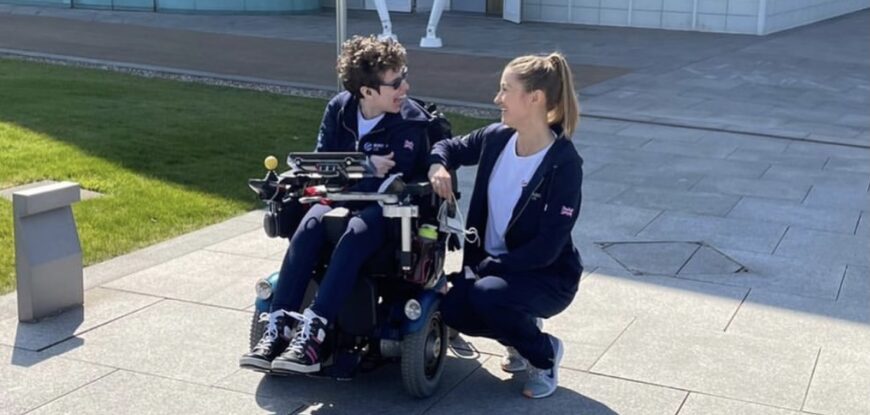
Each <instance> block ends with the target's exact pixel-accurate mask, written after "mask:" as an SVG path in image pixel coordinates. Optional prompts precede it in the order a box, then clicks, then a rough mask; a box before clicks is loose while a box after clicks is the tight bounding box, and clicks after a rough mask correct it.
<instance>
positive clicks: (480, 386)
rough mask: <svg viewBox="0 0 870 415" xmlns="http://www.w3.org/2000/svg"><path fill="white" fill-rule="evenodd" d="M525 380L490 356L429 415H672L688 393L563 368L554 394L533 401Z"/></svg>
mask: <svg viewBox="0 0 870 415" xmlns="http://www.w3.org/2000/svg"><path fill="white" fill-rule="evenodd" d="M524 380H525V376H523V375H522V374H520V375H516V376H511V375H510V374H507V373H504V372H502V371H501V369H499V367H498V359H495V358H492V359H489V360H487V361H486V363H484V365H483V367H482V368H480V369H478V370H476V371H475V372H474V373H473V374H472V375H471V376H470V377H469V378H468V379H467V380H465V381H464V382H463V383H462V384H461V385H460V387H458V388H456V389H454V390H453V391H451V392H450V394H448V395H447V396H445V397H444V399H443V400H441V401H440V402H439V403H438V405H437V406H435V407H433V408H432V409H431V410H430V411H429V412H427V414H457V413H488V412H492V411H495V412H497V413H499V414H529V413H549V414H568V413H574V414H577V413H580V414H588V415H615V414H620V415H631V414H644V415H653V414H663V415H664V414H669V415H670V414H673V413H675V412H676V410H677V409H678V408H679V407H680V403H681V402H682V401H683V399H684V398H685V395H686V392H684V391H680V390H674V389H670V388H663V387H659V386H655V385H647V384H643V383H637V382H631V381H627V380H623V379H613V378H609V377H606V376H597V375H594V374H589V373H584V372H580V371H574V370H570V369H562V370H560V371H559V389H558V390H556V393H555V394H553V395H552V396H550V397H549V398H547V399H543V400H534V399H527V398H525V397H523V396H522V395H521V393H520V391H521V390H522V386H523V382H524ZM472 391H473V392H472ZM469 394H471V395H469ZM469 396H473V398H471V399H469Z"/></svg>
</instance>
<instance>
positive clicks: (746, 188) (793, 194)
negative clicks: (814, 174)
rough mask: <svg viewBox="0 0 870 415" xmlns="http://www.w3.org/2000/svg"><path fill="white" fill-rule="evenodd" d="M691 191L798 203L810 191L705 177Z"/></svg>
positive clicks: (780, 183)
mask: <svg viewBox="0 0 870 415" xmlns="http://www.w3.org/2000/svg"><path fill="white" fill-rule="evenodd" d="M691 190H693V191H699V192H706V193H721V194H728V195H739V196H757V197H767V198H774V199H787V200H794V201H798V202H800V201H802V200H803V199H804V198H805V197H806V196H807V193H808V192H809V191H810V185H806V184H800V183H789V182H787V181H780V180H761V179H744V178H738V177H716V176H707V177H704V178H703V179H701V181H699V182H698V183H696V184H695V185H694V186H692V188H691Z"/></svg>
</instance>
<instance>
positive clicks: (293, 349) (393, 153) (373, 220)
mask: <svg viewBox="0 0 870 415" xmlns="http://www.w3.org/2000/svg"><path fill="white" fill-rule="evenodd" d="M405 64H406V52H405V49H404V47H403V46H402V45H401V44H399V43H398V42H395V41H392V40H384V41H381V40H378V39H377V38H375V37H374V36H369V37H360V36H354V37H353V38H351V39H350V40H348V41H346V42H345V43H344V45H343V48H342V52H341V55H340V56H339V58H338V63H337V71H338V74H339V76H340V77H341V80H342V82H343V84H344V88H345V91H344V92H341V93H340V94H338V95H336V96H335V97H334V98H332V100H331V101H330V102H329V104H327V106H326V111H325V114H324V116H323V121H322V123H321V126H320V130H319V135H318V137H317V146H316V149H315V151H316V152H362V153H364V154H365V155H367V158H368V164H369V168H370V170H371V171H372V172H374V173H375V176H377V178H366V179H362V180H361V181H360V182H359V183H357V184H356V185H355V187H354V188H353V190H355V191H360V192H376V191H377V189H378V187H379V185H380V184H381V182H382V181H383V180H384V179H383V178H384V177H385V176H388V175H394V174H401V175H402V177H403V178H404V180H405V181H411V180H422V181H425V180H426V167H427V163H426V158H427V155H428V151H429V142H428V137H427V127H428V126H429V121H430V119H431V115H430V114H428V112H427V111H426V110H425V109H424V108H423V107H421V105H420V104H419V103H417V102H415V101H414V100H412V99H409V98H408V96H407V93H408V90H409V85H408V82H407V80H406V76H407V73H408V72H407V67H406V66H405ZM343 206H344V207H346V208H349V209H350V210H351V211H354V212H356V213H355V214H354V216H353V217H352V218H351V219H350V220H349V222H348V224H347V228H346V230H345V232H344V234H343V235H342V236H341V238H340V240H339V241H338V243H337V245H336V246H335V247H334V250H333V252H332V256H331V258H330V260H329V264H328V267H327V268H326V271H325V274H324V275H323V278H322V281H321V282H320V285H319V289H318V291H317V296H316V297H315V299H314V301H313V303H311V305H310V306H309V307H307V308H306V309H305V310H303V311H302V312H301V313H299V312H298V311H299V309H300V308H301V306H302V302H303V298H304V296H305V293H306V288H307V287H308V284H309V282H310V281H311V279H312V277H313V274H314V270H315V267H317V266H318V264H319V261H320V259H321V257H322V253H323V250H324V249H326V248H327V246H326V245H327V235H326V232H325V229H324V228H325V227H324V223H323V219H324V215H325V214H327V213H328V212H330V211H331V210H332V209H333V208H335V207H337V204H333V205H332V206H330V205H326V204H313V205H312V206H311V207H310V208H309V209H308V211H307V213H306V214H305V216H304V217H303V218H302V220H301V222H300V223H299V225H298V227H297V228H296V229H295V233H293V235H292V237H290V246H289V247H288V248H287V252H286V255H285V256H284V260H283V263H282V265H281V269H280V273H279V278H278V282H277V285H276V287H275V288H274V291H273V300H272V306H271V313H270V314H269V316H268V325H267V328H266V330H265V332H264V334H263V336H262V338H261V339H260V341H259V342H258V343H257V344H256V345H255V346H254V347H253V349H252V350H251V351H250V352H248V353H246V354H244V355H243V356H242V357H241V359H240V362H239V363H240V366H241V367H244V368H250V369H259V370H266V371H269V370H274V371H279V372H299V373H313V372H318V371H319V370H320V368H321V361H322V353H321V346H322V344H323V342H324V339H325V337H326V334H327V327H328V325H329V322H330V321H333V320H334V319H335V318H336V316H337V315H338V313H339V311H340V308H341V307H342V306H343V305H344V303H345V302H346V300H347V299H348V297H349V295H350V294H351V290H352V289H353V287H354V284H355V281H356V280H357V278H358V274H359V271H360V268H361V266H362V265H363V263H364V262H365V261H366V260H367V259H368V258H370V257H371V256H372V255H373V254H374V253H375V252H376V251H377V250H378V249H379V248H380V247H381V246H382V245H383V243H384V240H385V234H386V220H385V218H384V216H383V213H382V207H381V206H380V205H379V204H378V203H376V202H347V203H345V204H344V205H343ZM294 326H295V329H294Z"/></svg>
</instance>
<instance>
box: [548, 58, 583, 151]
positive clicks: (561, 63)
mask: <svg viewBox="0 0 870 415" xmlns="http://www.w3.org/2000/svg"><path fill="white" fill-rule="evenodd" d="M547 58H548V59H549V61H550V63H551V64H552V65H553V67H554V68H555V69H556V72H557V73H558V74H559V80H560V81H561V82H560V84H561V88H560V91H559V97H558V98H557V99H556V105H555V108H553V110H552V111H551V114H548V115H547V117H548V118H550V117H551V116H552V119H548V121H550V123H553V124H555V123H557V122H559V123H561V124H562V131H564V132H565V137H568V138H571V135H572V134H574V129H575V128H577V123H578V122H579V121H580V104H579V103H578V102H577V95H576V94H575V93H574V76H573V75H572V74H571V67H570V66H568V62H567V61H566V60H565V57H564V56H562V54H561V53H558V52H554V53H551V54H550V56H548V57H547Z"/></svg>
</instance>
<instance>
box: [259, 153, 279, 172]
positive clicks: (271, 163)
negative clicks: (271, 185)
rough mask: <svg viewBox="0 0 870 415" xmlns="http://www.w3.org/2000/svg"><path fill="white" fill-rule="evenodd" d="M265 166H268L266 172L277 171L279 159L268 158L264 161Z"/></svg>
mask: <svg viewBox="0 0 870 415" xmlns="http://www.w3.org/2000/svg"><path fill="white" fill-rule="evenodd" d="M263 165H264V166H266V170H270V171H271V170H275V169H277V168H278V159H276V158H275V156H269V157H266V160H263Z"/></svg>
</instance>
